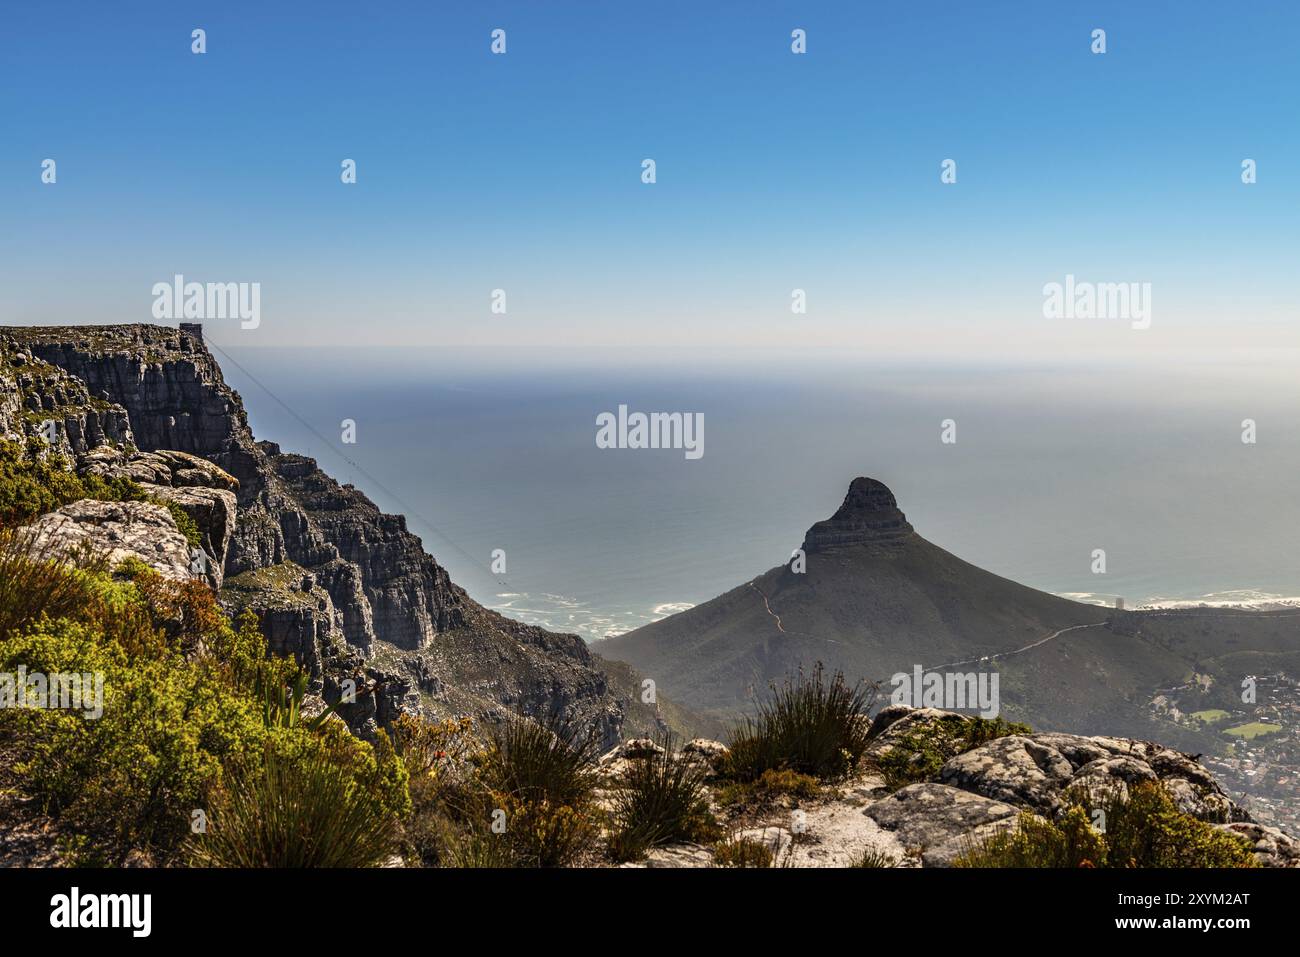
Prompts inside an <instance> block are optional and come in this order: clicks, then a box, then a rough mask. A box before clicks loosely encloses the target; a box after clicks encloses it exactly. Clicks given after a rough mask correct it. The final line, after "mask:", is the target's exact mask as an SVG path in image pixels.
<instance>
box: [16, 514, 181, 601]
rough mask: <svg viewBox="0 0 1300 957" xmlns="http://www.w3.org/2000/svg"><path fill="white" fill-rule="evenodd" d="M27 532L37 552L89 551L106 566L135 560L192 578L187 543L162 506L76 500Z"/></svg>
mask: <svg viewBox="0 0 1300 957" xmlns="http://www.w3.org/2000/svg"><path fill="white" fill-rule="evenodd" d="M26 531H27V532H28V533H30V535H31V549H32V552H33V554H36V555H40V556H55V555H58V556H69V557H72V556H77V555H80V554H88V555H94V556H99V557H101V558H103V559H105V560H107V562H108V563H109V565H110V566H115V565H118V564H120V563H121V562H123V561H126V560H127V559H129V558H135V559H139V560H140V561H142V562H144V563H145V564H146V565H148V566H149V567H150V568H152V569H153V570H154V571H156V572H158V574H160V575H162V576H163V577H164V578H170V579H172V580H173V581H185V580H188V579H192V578H193V577H194V575H193V574H192V573H191V571H190V560H191V559H190V545H189V542H187V541H186V540H185V536H184V535H182V534H181V532H180V530H179V529H178V528H177V527H176V520H175V519H174V518H172V515H171V512H169V511H168V510H167V509H166V508H165V507H163V506H162V505H155V504H153V503H151V502H100V501H96V500H94V499H88V498H87V499H80V500H78V501H76V502H70V503H69V504H67V505H64V506H63V507H62V508H60V509H58V510H57V511H54V512H50V513H49V514H47V515H42V516H41V517H40V518H38V519H37V520H36V521H35V522H34V523H33V524H31V525H29V526H27V528H26Z"/></svg>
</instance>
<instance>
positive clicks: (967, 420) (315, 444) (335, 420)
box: [216, 345, 1300, 640]
mask: <svg viewBox="0 0 1300 957" xmlns="http://www.w3.org/2000/svg"><path fill="white" fill-rule="evenodd" d="M218 349H219V350H220V351H216V355H217V358H218V360H219V361H221V363H222V366H223V369H224V372H225V375H226V378H227V381H228V382H230V383H231V385H233V386H234V387H235V388H237V389H238V390H239V391H240V392H241V394H242V395H243V396H244V400H245V404H246V407H247V409H248V411H249V417H250V422H251V424H252V426H253V430H254V433H255V434H256V435H257V437H258V438H259V439H269V440H272V441H276V442H278V443H280V444H281V446H282V447H283V448H284V449H285V450H286V451H295V452H302V453H305V454H308V455H312V456H313V457H315V458H317V459H318V460H319V462H320V464H321V466H322V467H323V468H324V469H325V470H326V471H327V472H328V473H329V474H330V475H332V476H333V477H335V478H336V479H337V480H339V481H340V482H352V483H353V484H355V485H357V486H358V487H359V488H361V489H362V490H363V491H365V492H366V493H367V494H368V495H370V497H371V498H373V499H374V500H375V501H376V503H377V504H379V506H380V507H381V508H383V509H385V510H386V511H392V512H397V513H402V514H405V515H406V516H407V520H408V524H409V527H410V528H411V530H412V531H414V532H415V533H416V534H418V535H420V537H421V538H422V539H423V540H424V544H425V547H426V549H427V550H428V551H430V552H431V553H432V554H433V555H434V556H435V557H436V558H437V559H438V560H439V561H440V562H441V563H442V564H443V565H445V566H446V567H447V569H448V570H449V572H450V573H451V576H452V579H453V580H454V581H456V582H457V583H459V584H460V585H462V586H463V587H465V588H466V589H467V590H468V591H469V593H470V594H471V595H472V596H473V597H474V598H476V599H478V600H479V601H481V602H483V603H484V604H486V605H489V606H491V607H494V608H497V609H499V610H501V611H503V612H505V613H507V614H509V615H511V616H513V617H516V618H519V619H521V620H524V621H528V622H533V623H536V624H541V625H545V626H546V627H549V628H553V629H557V630H561V631H571V632H576V633H578V634H581V635H582V636H583V637H585V638H587V639H588V640H592V639H596V638H600V637H603V636H605V635H607V634H615V633H620V632H623V631H627V630H629V629H631V628H635V627H637V626H639V625H642V624H645V623H647V622H650V621H653V620H655V619H657V618H661V617H663V616H664V615H666V614H669V613H671V612H672V611H675V610H679V609H682V608H685V607H689V606H690V605H692V604H696V603H699V602H701V601H705V600H707V599H709V598H712V597H713V596H715V595H717V594H720V593H722V592H724V591H726V590H728V589H730V588H732V587H734V586H736V585H739V584H742V583H743V582H745V581H747V580H749V579H750V578H752V577H753V576H754V575H757V574H759V573H761V572H763V571H765V570H767V569H769V568H771V567H773V566H775V565H778V564H781V563H782V562H784V561H787V560H788V559H789V557H790V553H791V550H792V549H794V548H796V547H797V546H798V545H799V544H800V542H801V541H802V537H803V533H804V531H805V530H806V529H807V528H808V526H809V525H811V524H812V523H813V522H815V521H818V520H820V519H822V518H825V517H827V516H829V515H830V514H831V513H832V512H833V511H834V510H835V509H836V508H837V507H838V506H839V504H840V501H841V499H842V498H843V495H844V492H845V490H846V489H847V487H848V483H849V481H850V480H851V479H852V478H853V477H854V476H857V475H868V476H871V477H873V478H877V479H880V480H881V481H883V482H885V483H886V484H887V485H888V486H889V487H890V488H891V489H892V490H893V491H894V493H895V495H896V496H897V498H898V500H899V505H900V507H901V508H902V509H903V511H904V512H905V513H906V514H907V516H908V518H909V520H910V521H911V522H912V524H913V525H914V526H915V527H916V530H917V531H918V532H919V533H920V534H922V535H924V536H925V537H926V538H928V539H930V540H931V541H933V542H935V543H936V544H938V545H940V546H942V547H944V548H946V549H948V550H949V551H951V552H953V553H954V554H956V555H958V556H960V557H961V558H963V559H965V560H967V561H969V562H972V563H973V564H976V565H979V566H981V567H983V568H986V569H988V570H990V571H993V572H996V573H998V574H1000V575H1004V576H1006V577H1008V578H1012V579H1014V580H1016V581H1020V582H1023V583H1025V584H1028V585H1032V586H1034V587H1036V588H1041V589H1044V590H1046V591H1051V592H1055V593H1058V594H1066V595H1071V596H1073V597H1080V598H1084V599H1086V600H1105V601H1107V602H1110V601H1113V598H1114V596H1122V597H1123V598H1124V599H1125V601H1126V602H1127V603H1128V604H1129V605H1130V606H1133V605H1136V604H1141V603H1146V602H1167V601H1175V600H1188V601H1228V602H1264V603H1267V602H1271V601H1276V600H1287V599H1291V600H1294V596H1300V563H1298V562H1297V560H1296V539H1295V535H1296V532H1295V530H1296V529H1297V528H1300V483H1298V482H1297V481H1296V480H1295V479H1296V477H1297V476H1300V390H1298V389H1297V386H1296V384H1295V382H1294V378H1293V376H1289V375H1288V369H1287V368H1286V366H1285V365H1283V364H1278V365H1277V366H1267V365H1263V366H1262V365H1261V364H1260V363H1258V362H1257V361H1256V362H1252V363H1251V364H1250V365H1245V364H1243V365H1240V366H1238V365H1235V364H1233V363H1232V362H1231V361H1223V360H1221V361H1219V362H1217V363H1215V364H1210V363H1205V364H1203V365H1194V364H1190V363H1186V364H1183V365H1181V366H1172V365H1171V366H1169V367H1165V368H1162V369H1160V370H1159V371H1153V369H1152V367H1151V366H1150V364H1149V363H1148V364H1144V365H1143V366H1141V367H1139V366H1138V365H1136V364H1134V365H1127V366H1125V365H1115V364H1112V365H1099V364H1097V363H1092V364H1090V365H1089V366H1087V367H1086V368H1085V367H1084V366H1082V365H1077V366H1076V365H1072V364H1070V363H1068V362H1063V363H1061V364H1060V365H1059V366H1058V367H1051V366H1046V365H1045V364H1043V363H1042V362H1038V363H1036V364H1035V366H1034V367H1033V368H1030V367H1029V366H1028V365H1019V366H1018V365H995V364H983V365H974V364H967V365H961V366H956V365H954V366H943V365H938V364H924V363H912V364H897V363H895V364H871V363H866V362H856V363H851V362H848V361H844V362H835V361H830V360H828V361H822V362H812V361H804V360H800V361H799V362H798V363H797V364H796V365H794V366H792V367H791V366H788V365H786V364H783V363H779V362H774V361H770V360H767V361H758V362H754V363H747V364H740V363H737V364H731V365H721V366H717V367H712V368H705V367H703V366H687V367H679V371H676V372H665V371H664V369H665V368H673V367H671V366H664V365H663V364H659V365H650V364H636V365H624V366H619V365H601V364H595V363H580V362H575V363H573V367H571V368H566V367H565V366H564V364H563V363H560V364H554V363H552V364H547V365H538V364H530V363H528V362H525V361H518V360H517V359H516V361H512V362H508V363H500V362H494V361H493V360H492V357H490V356H483V355H477V356H473V355H470V356H467V355H465V354H452V353H448V352H441V351H439V350H434V349H411V350H395V349H378V348H376V349H349V350H343V349H333V348H310V347H308V348H303V349H297V350H287V349H279V348H264V347H263V348H249V347H238V346H234V345H224V346H218ZM231 360H234V361H233V362H232V361H231ZM236 362H237V363H238V364H239V366H242V369H241V368H238V367H236V365H235V363H236ZM530 366H531V367H530ZM250 375H251V376H252V377H253V378H254V379H256V380H257V381H258V382H260V383H262V385H264V386H266V387H267V388H269V390H270V391H271V392H272V393H274V396H275V399H273V398H271V397H270V396H269V395H268V394H267V392H266V391H264V390H263V389H262V388H260V387H259V386H258V385H256V384H254V383H253V381H252V379H250V377H249V376H250ZM277 399H278V400H279V402H282V403H283V407H282V406H281V405H280V404H278V402H277V401H276V400H277ZM620 404H626V405H628V406H629V408H630V409H631V410H633V411H637V410H640V411H646V412H650V411H661V412H702V413H703V414H704V421H705V428H704V449H705V453H704V455H703V457H702V458H700V459H699V460H695V461H691V460H687V459H686V457H685V456H684V454H683V452H682V451H681V450H602V449H599V448H597V447H596V443H595V434H596V423H595V420H596V416H597V415H598V414H599V413H601V412H606V411H616V410H617V408H618V406H619V405H620ZM285 407H287V408H288V409H290V410H292V413H291V412H289V411H287V410H286V408H285ZM299 417H301V419H300V418H299ZM949 418H951V419H954V420H955V421H956V423H957V426H956V434H957V442H956V443H955V444H953V445H944V444H941V442H940V431H941V425H940V423H941V422H942V420H944V419H949ZM1247 418H1250V419H1254V420H1255V421H1256V423H1257V429H1258V441H1257V442H1256V443H1255V444H1245V443H1243V442H1242V438H1241V436H1242V421H1243V419H1247ZM344 419H353V420H355V422H356V434H357V442H356V444H355V445H345V444H343V443H342V442H341V441H340V435H341V425H340V423H341V422H342V421H343V420H344ZM314 432H318V433H320V435H319V436H318V435H316V434H314ZM321 436H324V437H325V438H327V439H328V440H329V443H328V444H327V443H326V442H325V441H322V438H321ZM340 450H341V451H342V453H343V455H340ZM344 456H346V458H345V457H344ZM358 467H359V468H358ZM1278 476H1290V477H1291V478H1290V479H1289V480H1287V481H1278ZM497 548H500V549H504V550H505V553H506V558H507V569H506V574H504V575H500V576H494V575H493V574H491V572H490V568H489V566H490V564H491V560H492V552H493V550H494V549H497ZM1097 548H1101V549H1105V552H1106V564H1107V571H1106V574H1104V575H1095V574H1093V573H1092V570H1091V569H1092V552H1093V550H1094V549H1097ZM869 586H870V583H869V582H863V587H864V588H865V587H869Z"/></svg>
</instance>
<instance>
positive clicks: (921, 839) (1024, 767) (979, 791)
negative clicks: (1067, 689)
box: [609, 705, 1300, 867]
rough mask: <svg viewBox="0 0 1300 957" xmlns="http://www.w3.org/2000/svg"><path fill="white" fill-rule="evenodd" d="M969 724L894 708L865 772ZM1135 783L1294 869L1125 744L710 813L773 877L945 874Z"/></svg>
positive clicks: (1040, 746) (1204, 796) (1211, 792)
mask: <svg viewBox="0 0 1300 957" xmlns="http://www.w3.org/2000/svg"><path fill="white" fill-rule="evenodd" d="M970 721H971V719H970V718H968V717H967V716H965V715H962V714H958V713H955V712H949V711H941V710H938V709H933V708H918V709H912V708H907V707H904V706H901V705H900V706H890V707H889V708H886V709H884V711H882V712H881V713H880V715H878V716H877V717H876V719H875V721H874V722H873V725H872V740H871V743H870V745H869V748H868V763H870V762H871V760H872V759H873V758H874V759H879V758H882V757H884V756H886V755H889V754H891V753H892V752H893V751H894V750H895V749H897V748H909V747H914V746H915V743H916V742H917V741H918V740H924V739H926V738H927V737H929V738H930V739H934V738H936V737H937V738H944V739H947V740H951V735H952V732H954V731H955V730H960V729H962V728H965V727H966V726H967V725H968V724H969V723H970ZM713 744H716V742H714V743H713ZM709 747H710V746H707V745H706V750H707V749H709ZM717 747H719V748H722V746H721V745H717ZM723 752H724V753H725V748H723ZM681 756H682V757H683V758H685V759H687V760H690V759H691V755H688V754H686V753H683V754H682V755H681ZM609 757H610V760H611V762H625V761H628V760H633V759H631V758H628V757H626V756H623V755H619V754H614V753H611V755H610V756H609ZM1142 782H1158V783H1160V784H1161V785H1162V786H1163V787H1164V789H1165V790H1166V791H1167V792H1168V793H1169V794H1170V796H1171V797H1172V798H1173V800H1174V802H1175V804H1176V805H1177V806H1178V808H1179V809H1180V810H1181V811H1182V812H1183V813H1185V814H1188V815H1190V816H1192V817H1194V818H1197V819H1198V820H1201V821H1205V822H1207V823H1210V824H1212V825H1214V826H1216V827H1219V828H1221V829H1223V830H1226V831H1230V832H1232V833H1235V834H1238V835H1240V836H1242V837H1243V838H1245V839H1246V840H1248V841H1249V842H1250V844H1251V847H1252V850H1253V853H1254V856H1255V860H1256V861H1257V863H1259V864H1260V865H1262V866H1265V867H1300V842H1298V841H1296V840H1295V839H1293V838H1292V837H1290V836H1288V835H1287V834H1284V833H1283V832H1281V831H1279V830H1277V829H1276V828H1272V827H1266V826H1264V825H1262V824H1259V823H1256V822H1254V821H1251V820H1250V817H1249V815H1248V814H1247V813H1246V812H1245V811H1244V810H1243V809H1242V808H1241V807H1240V806H1238V805H1237V804H1236V803H1235V802H1234V801H1232V799H1231V798H1230V797H1229V796H1228V795H1227V794H1226V793H1225V792H1224V790H1223V788H1222V786H1221V785H1220V784H1219V783H1218V782H1217V781H1216V780H1215V779H1214V777H1213V775H1211V774H1210V773H1209V772H1208V771H1206V769H1205V768H1204V767H1202V766H1201V765H1200V764H1198V763H1197V762H1196V761H1195V760H1194V759H1193V758H1192V757H1190V756H1189V755H1186V754H1183V753H1182V752H1179V751H1175V750H1173V749H1170V748H1166V747H1163V746H1161V745H1158V744H1152V743H1151V742H1147V741H1136V740H1129V739H1125V738H1112V737H1084V736H1082V735H1074V734H1059V733H1051V732H1048V733H1038V734H1024V735H1009V736H1006V737H1002V738H997V739H995V740H993V741H990V742H988V743H987V744H984V745H981V746H979V747H976V748H973V749H971V750H968V751H966V752H964V753H961V754H957V755H955V756H954V757H951V758H950V759H949V760H947V761H946V762H945V763H944V764H943V765H942V767H941V768H940V770H939V771H938V772H937V773H936V774H933V775H931V776H930V779H928V780H922V781H918V782H916V783H912V784H908V785H906V786H904V787H901V788H898V789H897V790H895V791H893V792H892V793H890V792H889V791H888V790H887V788H886V786H885V781H884V779H883V778H882V777H881V776H879V775H877V774H873V773H865V774H860V775H858V776H856V777H853V778H851V779H850V780H848V781H844V782H841V783H839V784H838V785H836V786H833V787H829V788H827V789H826V792H825V793H824V794H823V795H822V796H820V797H817V798H813V799H804V800H798V801H793V802H792V801H790V800H788V799H780V800H776V801H773V802H772V803H771V804H770V805H769V806H767V807H766V808H765V809H761V810H760V811H758V812H746V813H742V814H735V813H732V812H730V811H729V810H728V809H724V808H718V809H717V810H718V812H719V815H720V817H721V818H722V820H723V823H724V826H725V827H726V828H727V831H728V834H729V836H730V837H731V839H733V840H735V839H741V838H744V839H749V840H754V841H760V842H762V843H764V844H766V845H767V846H768V848H769V849H770V850H771V851H772V853H773V855H774V857H775V863H776V865H777V866H784V867H853V866H872V867H917V866H920V867H950V866H952V864H953V863H954V861H955V860H956V859H957V858H958V857H961V856H962V855H964V854H966V853H968V852H969V851H971V850H972V849H974V848H975V847H976V846H977V845H979V844H980V843H981V842H983V841H984V840H986V839H987V838H989V837H990V836H992V835H994V834H997V833H999V832H1001V831H1006V830H1008V829H1011V828H1015V827H1017V826H1018V825H1019V822H1020V820H1021V818H1022V816H1023V815H1025V814H1030V815H1033V816H1036V817H1038V818H1041V819H1043V820H1052V819H1054V818H1055V817H1056V816H1057V815H1058V814H1059V813H1060V812H1061V811H1062V809H1063V808H1064V807H1065V806H1066V805H1067V803H1068V801H1067V797H1068V796H1069V795H1071V794H1086V795H1088V796H1090V797H1091V798H1093V799H1094V800H1100V799H1104V798H1106V797H1108V796H1117V797H1119V798H1121V799H1125V798H1127V797H1128V795H1129V793H1130V789H1131V788H1132V787H1133V786H1134V785H1136V784H1139V783H1142ZM636 866H646V867H711V866H713V853H712V849H711V848H709V847H701V846H697V845H690V844H680V845H673V846H669V847H663V848H657V849H655V850H653V851H651V852H650V854H649V855H648V858H647V860H646V861H644V862H641V863H640V864H639V865H636Z"/></svg>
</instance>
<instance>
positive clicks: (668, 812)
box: [609, 735, 718, 861]
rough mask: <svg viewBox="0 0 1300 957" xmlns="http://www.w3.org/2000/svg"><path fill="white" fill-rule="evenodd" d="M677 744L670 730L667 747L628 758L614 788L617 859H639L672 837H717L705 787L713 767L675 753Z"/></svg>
mask: <svg viewBox="0 0 1300 957" xmlns="http://www.w3.org/2000/svg"><path fill="white" fill-rule="evenodd" d="M673 743H674V742H673V738H672V736H671V735H669V736H668V737H667V738H666V739H665V740H664V741H663V742H662V746H663V751H662V752H657V753H655V754H651V755H648V756H645V757H638V758H631V759H629V760H628V764H627V767H626V768H624V770H623V772H622V774H621V775H620V777H619V778H618V780H617V781H616V782H615V784H614V786H613V788H612V794H611V801H612V804H613V810H612V812H611V813H612V818H613V825H614V828H613V833H612V834H611V836H610V839H609V852H610V855H611V856H612V857H613V858H614V859H615V860H618V861H629V860H635V859H637V858H639V857H641V856H643V855H644V854H645V852H646V851H647V850H649V849H650V848H652V847H656V846H658V845H661V844H668V843H671V842H673V841H705V840H713V839H715V838H716V835H717V830H718V826H717V822H716V821H715V820H714V818H713V815H712V813H711V812H710V811H709V803H708V799H707V795H706V792H705V788H704V782H705V779H706V777H707V773H708V772H707V771H706V770H705V769H703V768H701V767H700V766H699V765H698V764H697V763H695V762H692V761H688V760H685V759H683V758H682V757H681V756H680V755H679V754H677V753H675V752H674V750H673Z"/></svg>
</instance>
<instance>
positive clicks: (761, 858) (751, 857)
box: [713, 836, 773, 867]
mask: <svg viewBox="0 0 1300 957" xmlns="http://www.w3.org/2000/svg"><path fill="white" fill-rule="evenodd" d="M772 863H773V857H772V849H771V848H770V847H768V846H767V844H766V843H765V842H763V841H759V840H755V839H754V838H752V837H740V836H734V837H728V838H726V839H725V840H722V841H719V842H718V843H717V844H714V845H713V866H714V867H771V866H772Z"/></svg>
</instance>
